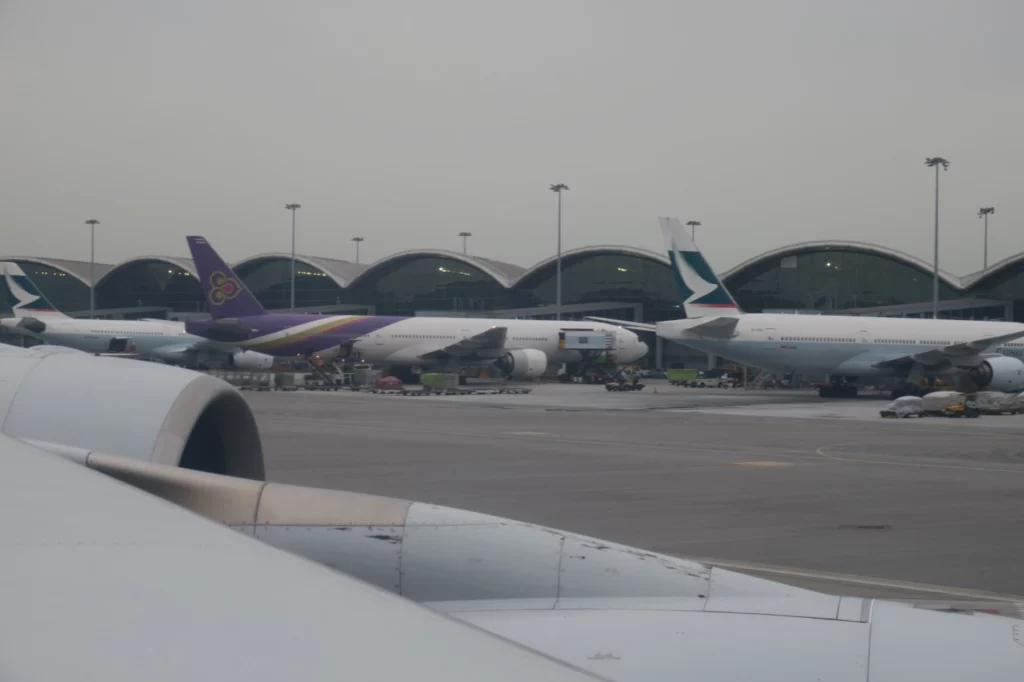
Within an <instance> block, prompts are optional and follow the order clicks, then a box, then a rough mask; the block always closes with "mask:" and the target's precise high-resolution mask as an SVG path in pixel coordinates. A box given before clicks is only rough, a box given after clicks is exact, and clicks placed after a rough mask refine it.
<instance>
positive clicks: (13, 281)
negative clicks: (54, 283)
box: [0, 261, 67, 317]
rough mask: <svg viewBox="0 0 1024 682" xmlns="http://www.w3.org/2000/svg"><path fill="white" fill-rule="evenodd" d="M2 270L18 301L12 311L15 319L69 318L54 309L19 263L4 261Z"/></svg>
mask: <svg viewBox="0 0 1024 682" xmlns="http://www.w3.org/2000/svg"><path fill="white" fill-rule="evenodd" d="M0 268H2V270H3V275H4V283H6V284H7V288H8V289H9V290H10V292H11V294H12V295H13V296H14V298H16V299H18V302H17V303H15V304H14V306H13V307H12V309H11V312H13V313H14V316H15V317H67V315H65V314H64V313H62V312H60V311H59V310H57V309H56V308H54V307H53V304H52V303H50V302H49V301H48V300H47V299H46V296H44V295H43V292H41V291H39V288H38V287H37V286H36V284H35V282H33V281H32V280H31V279H30V278H29V276H28V275H26V274H25V271H24V270H22V269H21V266H19V265H18V264H17V263H14V262H12V261H4V262H3V263H0Z"/></svg>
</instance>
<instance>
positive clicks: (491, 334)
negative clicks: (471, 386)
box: [419, 327, 508, 360]
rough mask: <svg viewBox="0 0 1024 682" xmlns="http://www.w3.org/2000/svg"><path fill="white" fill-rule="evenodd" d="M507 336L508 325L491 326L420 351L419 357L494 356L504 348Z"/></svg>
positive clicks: (434, 358) (435, 358) (436, 358)
mask: <svg viewBox="0 0 1024 682" xmlns="http://www.w3.org/2000/svg"><path fill="white" fill-rule="evenodd" d="M507 336H508V327H491V328H490V329H488V330H487V331H484V332H480V333H479V334H475V335H473V336H470V337H467V338H465V339H462V340H461V341H456V342H455V343H452V344H449V345H447V346H444V347H443V348H437V349H435V350H431V351H428V352H425V353H420V355H419V357H421V358H423V359H427V360H441V359H446V358H479V357H496V356H497V355H500V354H501V353H502V352H503V351H504V350H505V338H506V337H507Z"/></svg>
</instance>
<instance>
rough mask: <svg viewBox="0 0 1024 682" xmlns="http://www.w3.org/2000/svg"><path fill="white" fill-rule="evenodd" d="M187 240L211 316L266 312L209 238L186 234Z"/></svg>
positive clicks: (247, 314)
mask: <svg viewBox="0 0 1024 682" xmlns="http://www.w3.org/2000/svg"><path fill="white" fill-rule="evenodd" d="M186 240H187V241H188V248H189V250H190V251H192V260H193V262H195V264H196V272H198V273H199V283H200V284H201V285H202V287H203V293H204V294H206V303H207V307H208V308H209V310H210V316H211V317H212V318H213V319H215V320H217V319H220V318H223V317H251V316H253V315H264V314H266V312H267V311H266V310H264V309H263V306H262V305H260V302H259V301H257V300H256V297H255V296H253V295H252V292H251V291H249V290H248V289H247V288H246V286H245V285H244V284H242V278H241V277H239V276H238V275H236V274H235V271H234V270H232V269H231V268H230V267H229V266H228V264H227V263H225V262H224V259H223V258H221V257H220V254H218V253H217V252H216V251H214V250H213V247H212V246H211V245H210V244H209V242H207V241H206V240H205V239H204V238H203V237H186Z"/></svg>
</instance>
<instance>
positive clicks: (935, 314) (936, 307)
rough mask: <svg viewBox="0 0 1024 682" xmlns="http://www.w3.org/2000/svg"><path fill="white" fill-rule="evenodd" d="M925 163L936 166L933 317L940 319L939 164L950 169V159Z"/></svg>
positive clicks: (939, 157) (925, 163)
mask: <svg viewBox="0 0 1024 682" xmlns="http://www.w3.org/2000/svg"><path fill="white" fill-rule="evenodd" d="M924 165H926V166H928V167H929V168H932V167H934V168H935V272H934V274H933V276H932V319H933V320H937V319H939V166H942V169H943V170H949V161H947V160H946V159H944V158H942V157H941V156H933V157H931V158H928V159H925V160H924Z"/></svg>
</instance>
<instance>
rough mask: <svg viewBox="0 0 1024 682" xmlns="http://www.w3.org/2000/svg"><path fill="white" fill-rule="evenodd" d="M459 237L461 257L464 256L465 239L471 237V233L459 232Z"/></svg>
mask: <svg viewBox="0 0 1024 682" xmlns="http://www.w3.org/2000/svg"><path fill="white" fill-rule="evenodd" d="M459 236H460V237H462V255H463V256H465V255H466V238H467V237H472V236H473V233H472V232H459Z"/></svg>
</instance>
